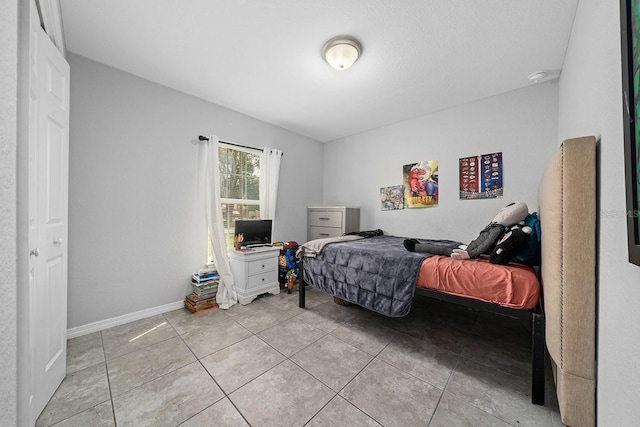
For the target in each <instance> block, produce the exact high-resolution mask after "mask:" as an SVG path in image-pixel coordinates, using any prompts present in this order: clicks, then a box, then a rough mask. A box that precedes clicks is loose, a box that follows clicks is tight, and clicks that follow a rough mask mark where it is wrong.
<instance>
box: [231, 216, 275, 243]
mask: <svg viewBox="0 0 640 427" xmlns="http://www.w3.org/2000/svg"><path fill="white" fill-rule="evenodd" d="M234 234H235V235H236V236H238V235H240V234H242V235H243V236H244V240H243V241H242V244H241V245H242V246H250V245H270V244H271V220H270V219H258V220H240V221H236V226H235V231H234Z"/></svg>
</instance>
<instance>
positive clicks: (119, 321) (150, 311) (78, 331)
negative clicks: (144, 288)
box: [67, 301, 184, 339]
mask: <svg viewBox="0 0 640 427" xmlns="http://www.w3.org/2000/svg"><path fill="white" fill-rule="evenodd" d="M181 307H184V301H178V302H172V303H170V304H165V305H160V306H158V307H151V308H147V309H145V310H140V311H136V312H135V313H129V314H125V315H122V316H118V317H112V318H111V319H105V320H100V321H98V322H93V323H89V324H87V325H82V326H77V327H75V328H71V329H67V338H68V339H70V338H76V337H79V336H82V335H87V334H90V333H92V332H98V331H102V330H103V329H109V328H112V327H114V326H118V325H124V324H125V323H129V322H133V321H134V320H140V319H146V318H147V317H151V316H155V315H156V314H162V313H166V312H168V311H173V310H177V309H179V308H181Z"/></svg>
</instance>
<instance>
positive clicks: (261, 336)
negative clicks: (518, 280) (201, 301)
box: [36, 288, 562, 427]
mask: <svg viewBox="0 0 640 427" xmlns="http://www.w3.org/2000/svg"><path fill="white" fill-rule="evenodd" d="M309 289H310V290H309V292H308V293H307V304H306V305H307V308H305V309H300V308H298V307H297V303H298V292H297V289H294V292H293V294H287V293H286V292H283V293H281V294H279V295H272V296H265V297H263V298H260V299H257V300H255V301H253V302H252V303H251V304H248V305H246V306H242V305H235V306H233V307H232V308H231V309H229V310H221V309H216V310H213V311H209V312H205V313H201V314H197V315H193V314H190V313H189V312H188V311H186V310H184V309H179V310H175V311H172V312H169V313H165V314H162V315H157V316H153V317H150V318H147V319H144V320H139V321H136V322H132V323H129V324H126V325H121V326H117V327H114V328H111V329H107V330H104V331H101V332H96V333H93V334H89V335H85V336H82V337H78V338H74V339H71V340H69V341H68V360H67V377H66V378H65V380H64V381H63V382H62V384H61V385H60V387H59V389H58V390H57V391H56V393H55V395H54V396H53V398H52V399H51V401H50V402H49V404H48V405H47V407H46V408H45V409H44V411H43V412H42V414H41V415H40V418H39V419H38V421H37V423H36V425H37V426H50V425H55V426H60V427H61V426H91V427H99V426H115V425H117V426H136V427H139V426H169V427H170V426H184V427H196V426H247V425H250V426H286V427H289V426H379V425H383V426H402V427H407V426H474V427H476V426H519V427H523V426H536V427H539V426H561V425H562V423H561V422H560V416H559V411H558V404H557V399H556V396H555V392H554V389H553V386H552V380H551V375H550V373H549V372H548V374H547V395H546V402H547V403H546V405H545V406H537V405H533V404H532V403H531V399H530V394H529V393H530V372H531V365H530V333H529V332H528V331H527V330H526V328H525V326H524V325H522V324H521V323H520V322H519V321H517V320H513V319H508V318H504V317H501V316H495V315H491V314H486V313H481V312H477V311H475V310H469V309H466V308H463V307H459V306H456V305H453V304H449V303H443V302H439V301H434V300H430V299H427V298H423V297H419V296H417V297H416V300H415V301H414V304H413V308H412V310H411V313H410V314H409V315H407V316H406V317H403V318H397V319H392V318H387V317H384V316H382V315H378V314H376V313H373V312H371V311H368V310H365V309H363V308H360V307H356V306H348V307H345V306H341V305H338V304H335V303H334V302H333V299H332V298H331V297H330V296H328V295H326V294H324V293H322V292H319V291H317V290H313V289H311V288H309ZM547 371H549V369H548V370H547Z"/></svg>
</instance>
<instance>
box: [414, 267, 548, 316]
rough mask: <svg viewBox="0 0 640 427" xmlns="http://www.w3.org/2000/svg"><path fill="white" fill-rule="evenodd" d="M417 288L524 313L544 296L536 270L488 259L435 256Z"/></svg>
mask: <svg viewBox="0 0 640 427" xmlns="http://www.w3.org/2000/svg"><path fill="white" fill-rule="evenodd" d="M416 286H417V287H418V288H423V289H431V290H434V291H439V292H445V293H448V294H451V295H456V296H461V297H465V298H473V299H477V300H480V301H484V302H489V303H493V304H499V305H501V306H503V307H508V308H516V309H524V310H529V309H532V308H534V307H535V306H536V304H537V303H538V298H539V296H540V282H539V281H538V278H537V276H536V273H535V270H534V269H533V267H530V266H527V265H521V264H509V265H496V264H491V263H490V262H489V260H488V259H487V258H477V259H471V260H464V261H460V260H455V259H453V258H450V257H445V256H432V257H430V258H427V259H425V260H424V261H423V262H422V265H421V267H420V271H419V273H418V279H417V283H416Z"/></svg>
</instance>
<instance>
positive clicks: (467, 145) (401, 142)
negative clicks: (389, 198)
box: [324, 82, 558, 242]
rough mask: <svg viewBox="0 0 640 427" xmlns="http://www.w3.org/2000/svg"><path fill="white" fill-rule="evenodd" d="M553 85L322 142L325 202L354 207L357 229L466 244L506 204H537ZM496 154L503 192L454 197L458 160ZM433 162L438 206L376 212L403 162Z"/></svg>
mask: <svg viewBox="0 0 640 427" xmlns="http://www.w3.org/2000/svg"><path fill="white" fill-rule="evenodd" d="M557 103H558V85H557V82H547V83H542V84H538V85H535V86H530V87H527V88H525V89H521V90H517V91H513V92H509V93H505V94H501V95H497V96H494V97H491V98H487V99H483V100H480V101H477V102H473V103H470V104H466V105H462V106H459V107H455V108H450V109H447V110H443V111H440V112H437V113H434V114H430V115H426V116H421V117H418V118H415V119H411V120H407V121H404V122H400V123H396V124H393V125H389V126H385V127H382V128H379V129H375V130H372V131H370V132H365V133H361V134H358V135H355V136H350V137H347V138H343V139H340V140H337V141H334V142H331V143H328V144H326V147H325V161H324V164H325V169H324V200H325V202H326V203H330V204H339V203H346V204H348V205H353V206H360V208H361V211H360V212H361V228H363V229H372V228H381V229H382V230H383V231H384V232H385V233H387V234H392V235H396V236H413V237H426V238H435V239H441V238H445V239H446V238H448V239H454V240H459V241H462V242H469V241H471V240H473V239H474V238H475V237H476V236H477V235H478V233H479V232H480V230H482V229H483V228H484V227H485V225H487V224H488V223H489V222H490V221H491V220H492V219H493V217H494V216H495V215H496V213H497V212H498V210H499V209H500V208H501V207H503V206H504V205H506V204H507V203H510V202H512V201H522V202H525V203H527V204H528V205H529V209H530V210H531V211H534V210H536V209H537V184H538V182H539V180H540V177H541V174H542V172H543V169H544V166H545V164H546V162H547V160H548V159H549V157H550V156H551V154H552V153H553V152H554V151H555V149H556V147H557V140H556V138H557V111H558V110H557ZM500 151H501V152H502V155H503V173H504V197H503V198H502V199H492V200H460V199H459V195H458V182H459V178H458V159H459V158H461V157H468V156H473V155H480V154H486V153H493V152H500ZM422 160H438V161H439V191H440V192H439V206H438V207H433V208H422V209H403V210H397V211H382V210H381V209H380V200H379V193H380V188H381V187H387V186H391V185H400V184H402V165H404V164H409V163H414V162H418V161H422Z"/></svg>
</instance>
